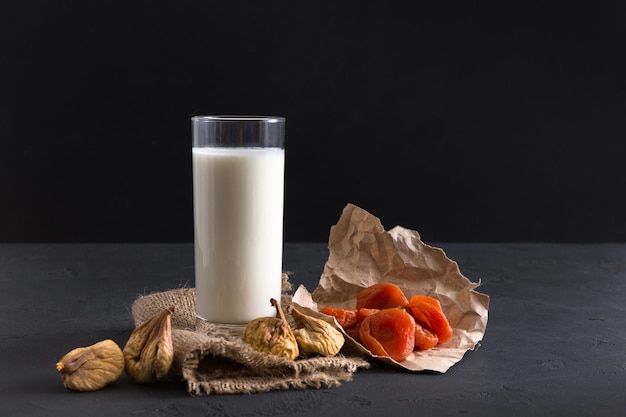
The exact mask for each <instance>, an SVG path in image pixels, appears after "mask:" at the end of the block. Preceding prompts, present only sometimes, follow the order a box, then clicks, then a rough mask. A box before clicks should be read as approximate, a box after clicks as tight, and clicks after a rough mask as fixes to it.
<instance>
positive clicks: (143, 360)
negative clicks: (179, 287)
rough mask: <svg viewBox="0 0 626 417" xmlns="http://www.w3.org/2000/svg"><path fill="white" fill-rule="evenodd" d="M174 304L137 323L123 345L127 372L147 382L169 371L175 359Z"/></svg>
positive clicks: (135, 379)
mask: <svg viewBox="0 0 626 417" xmlns="http://www.w3.org/2000/svg"><path fill="white" fill-rule="evenodd" d="M174 309H175V307H170V308H166V309H163V310H161V311H160V312H159V313H156V314H155V315H154V316H152V317H151V318H149V319H148V320H146V321H145V322H143V323H142V324H140V325H139V326H137V328H135V330H134V331H133V332H132V333H131V335H130V337H129V338H128V342H126V345H125V346H124V359H125V361H126V365H125V370H126V374H127V375H128V376H129V377H130V379H132V380H133V381H135V382H137V383H140V384H145V383H148V382H152V381H158V380H160V379H161V378H163V377H164V376H165V375H167V373H168V372H169V371H170V369H171V367H172V363H173V361H174V347H173V345H172V313H173V312H174Z"/></svg>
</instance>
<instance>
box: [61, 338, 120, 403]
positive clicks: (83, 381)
mask: <svg viewBox="0 0 626 417" xmlns="http://www.w3.org/2000/svg"><path fill="white" fill-rule="evenodd" d="M56 369H57V371H58V372H59V373H60V374H61V376H62V378H63V385H64V386H65V387H66V388H69V389H72V390H76V391H95V390H98V389H101V388H104V387H105V386H106V385H107V384H109V383H111V382H113V381H115V380H117V379H118V378H119V377H120V375H122V372H123V371H124V355H123V354H122V350H121V349H120V347H119V346H118V345H117V343H115V342H114V341H113V340H110V339H107V340H103V341H101V342H98V343H95V344H93V345H91V346H87V347H79V348H76V349H74V350H72V351H70V352H68V353H67V354H66V355H65V356H63V357H62V358H61V360H59V362H57V364H56Z"/></svg>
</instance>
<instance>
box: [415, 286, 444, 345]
mask: <svg viewBox="0 0 626 417" xmlns="http://www.w3.org/2000/svg"><path fill="white" fill-rule="evenodd" d="M407 309H408V310H409V311H410V312H411V314H412V315H413V317H414V318H415V321H416V322H418V323H420V324H421V325H422V326H424V327H426V328H428V329H429V330H431V331H432V332H433V333H435V334H436V335H437V338H438V343H446V342H447V341H448V340H450V337H452V327H451V326H450V323H449V322H448V318H447V317H446V316H445V314H444V313H443V310H442V308H441V303H440V302H439V300H437V299H435V298H432V297H428V296H426V295H414V296H413V297H411V301H410V302H409V304H408V306H407Z"/></svg>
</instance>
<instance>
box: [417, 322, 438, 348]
mask: <svg viewBox="0 0 626 417" xmlns="http://www.w3.org/2000/svg"><path fill="white" fill-rule="evenodd" d="M437 343H439V338H438V337H437V335H436V334H435V333H434V332H432V331H430V330H428V329H427V328H425V327H423V326H422V325H421V324H419V323H415V349H417V350H426V349H430V348H431V347H435V346H437Z"/></svg>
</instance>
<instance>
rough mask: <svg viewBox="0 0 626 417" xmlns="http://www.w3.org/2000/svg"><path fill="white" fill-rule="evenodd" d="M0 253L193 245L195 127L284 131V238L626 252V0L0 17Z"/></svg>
mask: <svg viewBox="0 0 626 417" xmlns="http://www.w3.org/2000/svg"><path fill="white" fill-rule="evenodd" d="M0 19H1V25H0V48H1V49H0V52H1V57H0V59H1V61H0V89H1V90H0V241H5V242H27V241H31V242H39V241H58V242H69V241H73V242H79V241H81V242H88V241H99V242H107V241H116V242H134V241H141V242H151V241H170V242H175V241H191V240H192V239H193V224H192V210H193V209H192V188H191V154H190V146H191V139H190V120H189V118H190V117H191V116H193V115H196V114H267V115H280V116H285V117H286V118H287V168H286V202H285V240H287V241H292V242H293V241H326V240H327V238H328V232H329V228H330V226H331V225H333V224H334V223H335V222H336V221H337V219H338V218H339V215H340V213H341V210H342V209H343V207H344V206H345V205H346V204H347V203H348V202H351V203H354V204H356V205H359V206H360V207H362V208H364V209H366V210H368V211H370V212H371V213H372V214H375V215H376V216H378V217H379V218H381V220H382V223H383V225H384V226H385V227H386V228H391V227H393V226H395V225H398V224H400V225H402V226H405V227H408V228H411V229H416V230H418V231H420V233H421V235H422V238H423V239H424V240H425V241H431V242H432V241H434V242H443V241H544V242H597V241H624V240H626V222H625V221H624V212H625V211H626V210H625V209H626V198H625V196H624V190H625V186H626V171H625V169H624V163H623V160H624V156H625V153H626V145H625V144H624V139H625V138H626V117H625V109H626V83H625V81H624V80H625V73H626V60H625V58H624V50H625V41H626V3H624V2H621V1H605V2H595V1H567V2H566V1H562V2H551V1H542V2H534V3H533V2H527V1H524V2H521V1H514V2H476V1H459V2H438V1H436V2H422V1H417V2H397V1H391V2H375V1H369V0H368V1H355V2H352V1H350V2H341V1H336V2H334V1H332V2H331V1H328V2H326V1H319V2H302V1H285V2H273V1H249V2H244V1H215V0H203V1H180V0H179V1H158V0H133V1H119V0H114V1H85V0H59V1H45V0H20V1H19V2H4V3H3V4H2V6H0Z"/></svg>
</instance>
